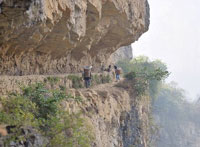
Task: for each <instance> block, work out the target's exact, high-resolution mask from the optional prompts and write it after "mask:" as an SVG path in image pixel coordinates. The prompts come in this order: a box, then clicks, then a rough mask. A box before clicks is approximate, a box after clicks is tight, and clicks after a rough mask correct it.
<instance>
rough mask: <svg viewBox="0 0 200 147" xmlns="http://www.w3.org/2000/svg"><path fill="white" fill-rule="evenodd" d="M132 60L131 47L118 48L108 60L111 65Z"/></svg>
mask: <svg viewBox="0 0 200 147" xmlns="http://www.w3.org/2000/svg"><path fill="white" fill-rule="evenodd" d="M132 58H133V53H132V47H131V45H129V46H123V47H120V48H119V49H118V50H117V51H115V52H114V53H113V54H111V56H110V60H111V62H113V63H117V62H118V61H120V60H131V59H132Z"/></svg>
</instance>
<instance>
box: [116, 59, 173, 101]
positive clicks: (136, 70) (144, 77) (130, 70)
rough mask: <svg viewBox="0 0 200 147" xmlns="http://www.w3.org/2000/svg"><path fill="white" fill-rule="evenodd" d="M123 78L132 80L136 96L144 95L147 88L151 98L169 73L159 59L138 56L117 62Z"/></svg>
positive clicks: (154, 96)
mask: <svg viewBox="0 0 200 147" xmlns="http://www.w3.org/2000/svg"><path fill="white" fill-rule="evenodd" d="M118 66H120V67H122V69H123V71H124V73H125V78H126V79H128V80H131V81H133V87H134V89H135V90H136V94H137V96H140V95H144V94H145V93H146V91H147V90H148V92H149V94H150V96H151V98H156V96H157V94H158V91H159V85H160V84H161V82H162V81H163V80H164V79H165V78H166V77H167V76H168V75H169V72H168V71H167V67H166V65H165V64H164V63H162V62H161V61H159V60H155V61H150V60H149V58H148V57H145V56H140V57H137V58H134V59H133V60H131V61H129V60H123V61H119V62H118Z"/></svg>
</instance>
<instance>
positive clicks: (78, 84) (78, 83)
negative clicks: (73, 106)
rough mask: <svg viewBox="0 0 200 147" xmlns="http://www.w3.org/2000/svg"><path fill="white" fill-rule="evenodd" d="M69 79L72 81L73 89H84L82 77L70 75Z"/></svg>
mask: <svg viewBox="0 0 200 147" xmlns="http://www.w3.org/2000/svg"><path fill="white" fill-rule="evenodd" d="M67 78H68V79H69V80H71V81H72V88H75V89H78V88H83V87H84V85H83V82H82V77H79V76H77V75H68V77H67Z"/></svg>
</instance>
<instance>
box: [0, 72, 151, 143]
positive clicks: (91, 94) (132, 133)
mask: <svg viewBox="0 0 200 147" xmlns="http://www.w3.org/2000/svg"><path fill="white" fill-rule="evenodd" d="M57 78H59V80H58V81H57V82H56V83H53V84H52V83H51V81H50V83H48V82H47V81H46V80H45V79H47V76H22V77H17V76H14V77H7V76H4V77H1V78H0V81H1V83H3V85H4V87H0V95H6V93H9V92H15V91H18V92H19V85H29V84H30V83H35V82H45V81H46V82H47V83H46V84H48V85H49V86H50V88H52V89H56V88H59V87H60V86H63V87H65V88H66V93H70V94H71V95H72V96H74V97H81V98H82V103H80V102H76V101H66V102H65V101H64V102H62V105H63V106H64V108H65V109H66V110H67V111H69V112H79V111H80V110H81V111H82V112H83V115H84V118H86V119H87V120H88V124H90V125H91V129H92V132H94V141H93V143H92V145H91V146H92V147H130V146H135V147H147V145H148V137H149V134H148V133H149V132H148V128H149V115H148V114H149V112H150V102H149V97H148V96H142V97H136V96H135V95H134V93H135V92H134V91H133V89H132V87H131V85H129V84H128V82H127V81H121V82H120V83H115V82H114V83H108V84H102V85H98V86H95V87H92V88H90V89H73V88H71V84H70V81H69V80H67V79H66V77H65V76H57ZM2 131H4V130H1V125H0V134H1V133H2ZM34 136H38V135H37V134H34ZM41 138H42V137H39V138H38V137H36V138H35V141H34V142H35V146H37V147H38V146H42V145H43V144H42V143H43V142H42V141H41ZM38 142H40V144H39V145H38V144H37V143H38ZM0 145H1V137H0Z"/></svg>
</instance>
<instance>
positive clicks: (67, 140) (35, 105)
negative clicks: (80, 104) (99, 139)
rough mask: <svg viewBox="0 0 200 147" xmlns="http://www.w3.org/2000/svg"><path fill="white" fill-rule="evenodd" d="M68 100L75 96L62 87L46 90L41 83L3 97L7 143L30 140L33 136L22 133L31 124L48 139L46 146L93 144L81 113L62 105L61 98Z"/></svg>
mask: <svg viewBox="0 0 200 147" xmlns="http://www.w3.org/2000/svg"><path fill="white" fill-rule="evenodd" d="M68 99H75V98H72V97H70V96H67V95H66V94H65V93H64V91H62V90H59V89H57V90H53V89H47V88H46V87H45V85H44V84H42V83H37V84H34V85H31V86H28V87H24V88H22V93H21V94H17V93H12V94H10V95H9V97H8V98H1V99H0V103H1V104H2V109H1V110H0V124H6V125H7V126H11V131H10V133H9V135H8V136H6V137H5V138H4V145H5V146H9V145H10V143H11V142H15V143H17V142H18V143H21V142H26V141H27V140H29V139H30V136H27V135H24V133H23V132H24V129H25V128H30V127H31V128H33V129H34V130H36V132H39V133H40V134H41V135H43V136H44V137H45V138H47V140H48V142H47V143H46V144H43V146H49V147H55V146H60V147H66V146H67V147H72V146H74V145H77V146H82V147H87V146H90V143H91V140H92V136H91V132H90V131H91V129H90V128H88V126H87V125H86V124H87V123H85V120H84V119H83V118H82V117H81V113H77V114H70V113H68V112H67V111H64V110H63V109H64V108H63V107H62V106H61V102H62V100H68ZM76 100H77V99H76Z"/></svg>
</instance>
